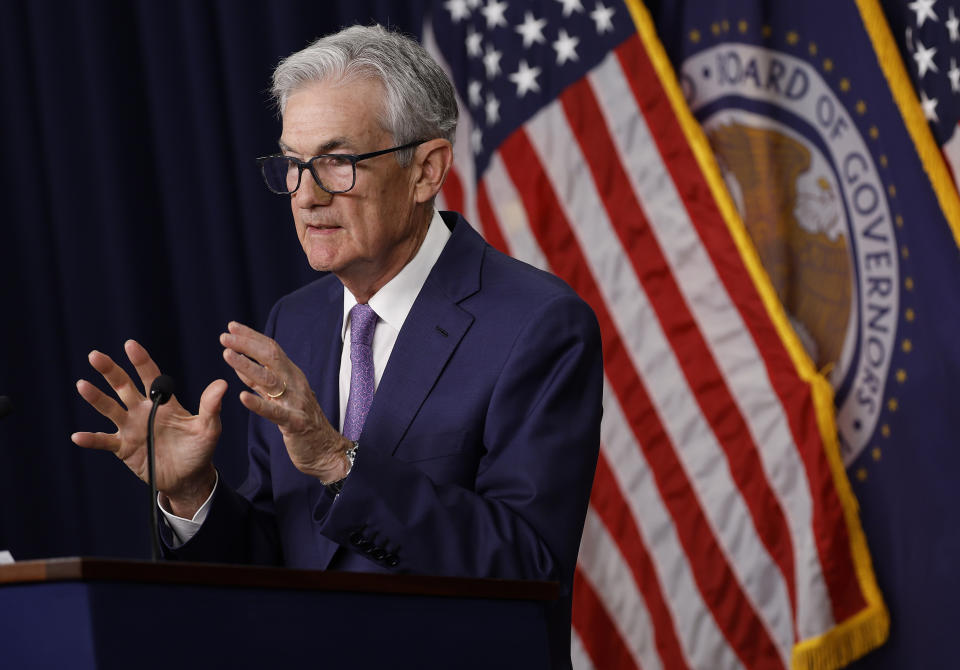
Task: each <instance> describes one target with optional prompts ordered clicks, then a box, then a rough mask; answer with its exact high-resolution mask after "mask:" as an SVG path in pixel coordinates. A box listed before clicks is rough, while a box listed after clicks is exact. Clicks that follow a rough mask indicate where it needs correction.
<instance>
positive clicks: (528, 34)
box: [515, 12, 547, 49]
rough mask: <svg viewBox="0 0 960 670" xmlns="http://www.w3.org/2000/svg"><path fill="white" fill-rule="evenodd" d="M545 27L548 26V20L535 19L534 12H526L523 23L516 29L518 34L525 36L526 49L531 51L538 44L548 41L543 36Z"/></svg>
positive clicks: (524, 45)
mask: <svg viewBox="0 0 960 670" xmlns="http://www.w3.org/2000/svg"><path fill="white" fill-rule="evenodd" d="M545 25H547V20H546V19H537V18H534V16H533V12H526V14H524V17H523V23H521V24H520V25H519V26H517V27H516V28H515V30H516V31H517V32H518V33H520V34H521V35H523V48H524V49H529V48H530V47H531V46H533V45H534V44H536V43H540V42H546V41H547V40H546V38H545V37H544V36H543V27H544V26H545Z"/></svg>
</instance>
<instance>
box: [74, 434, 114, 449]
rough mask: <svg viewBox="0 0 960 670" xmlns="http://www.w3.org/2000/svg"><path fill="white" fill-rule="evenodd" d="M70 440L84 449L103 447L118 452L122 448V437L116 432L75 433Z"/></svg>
mask: <svg viewBox="0 0 960 670" xmlns="http://www.w3.org/2000/svg"><path fill="white" fill-rule="evenodd" d="M70 440H71V441H72V442H73V443H74V444H75V445H77V446H78V447H83V448H84V449H103V450H105V451H112V452H116V451H117V450H118V449H119V448H120V438H119V437H118V436H117V435H116V434H115V433H114V434H109V433H74V434H73V435H71V436H70Z"/></svg>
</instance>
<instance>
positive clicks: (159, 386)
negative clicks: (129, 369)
mask: <svg viewBox="0 0 960 670" xmlns="http://www.w3.org/2000/svg"><path fill="white" fill-rule="evenodd" d="M172 395H173V379H172V378H171V377H170V376H168V375H160V376H159V377H157V378H156V379H154V380H153V383H152V384H151V385H150V399H151V400H152V401H153V407H151V408H150V418H149V419H147V479H148V480H149V482H150V550H151V557H152V558H153V560H154V561H158V560H160V539H159V537H160V529H159V522H158V519H157V479H156V467H157V463H156V456H155V452H154V445H153V423H154V420H155V419H156V418H157V408H158V407H160V405H162V404H164V403H165V402H167V401H168V400H170V396H172Z"/></svg>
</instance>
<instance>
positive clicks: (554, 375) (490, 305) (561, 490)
mask: <svg viewBox="0 0 960 670" xmlns="http://www.w3.org/2000/svg"><path fill="white" fill-rule="evenodd" d="M443 217H444V222H445V223H446V224H447V226H448V227H450V228H451V229H452V234H451V237H450V239H449V240H448V241H447V244H446V246H445V247H444V249H443V252H442V254H441V255H440V257H439V259H438V260H437V262H436V264H435V265H434V267H433V269H432V271H431V273H430V275H429V276H428V278H427V280H426V282H425V284H424V286H423V289H422V290H421V292H420V295H419V296H418V297H417V299H416V301H415V303H414V305H413V308H412V310H411V311H410V313H409V315H408V316H407V319H406V321H405V322H404V325H403V328H402V330H401V332H400V334H399V337H398V338H397V341H396V345H395V347H394V349H393V352H392V354H391V356H390V360H389V363H388V365H387V368H386V370H384V372H383V376H382V378H381V381H380V385H379V387H378V389H377V393H376V395H375V396H374V400H373V405H372V406H371V408H370V413H369V415H368V417H367V421H366V424H365V426H364V429H363V433H362V434H361V435H360V439H359V444H360V448H359V451H358V454H357V459H356V463H355V464H354V467H353V470H352V471H351V473H350V476H349V477H348V478H347V480H346V483H345V485H344V488H343V491H342V492H341V494H340V495H339V496H338V497H336V498H335V497H334V496H333V495H332V494H330V492H329V491H328V490H327V489H326V488H325V487H324V486H322V485H321V484H320V483H319V482H318V481H317V480H316V479H314V478H311V477H309V476H307V475H305V474H303V473H301V472H300V471H298V470H297V469H296V468H294V467H293V464H292V463H291V462H290V459H289V457H288V456H287V451H286V448H285V447H284V444H283V440H282V439H281V436H280V432H279V430H278V429H277V427H276V426H275V425H273V424H272V423H270V422H269V421H266V420H263V419H261V418H259V417H257V416H253V418H252V420H251V423H250V432H249V457H250V468H249V473H248V478H247V481H246V482H245V483H244V485H243V486H242V487H241V489H240V490H239V492H234V491H232V490H231V489H230V488H229V487H228V486H226V485H225V484H224V483H223V482H221V484H220V485H219V486H218V489H217V493H216V495H215V497H214V500H213V503H212V506H211V510H210V513H209V515H208V517H207V520H206V522H205V523H204V525H203V526H202V528H201V529H200V531H199V532H198V533H197V535H195V536H194V537H193V539H191V540H190V541H189V542H187V543H186V544H185V545H184V546H183V547H181V548H180V549H178V550H175V551H172V552H168V554H169V555H171V557H179V558H182V559H185V560H206V561H210V560H213V561H224V562H252V563H273V564H283V565H287V566H290V567H297V568H310V569H338V570H352V571H364V572H369V571H378V572H390V571H396V572H414V573H420V574H431V575H457V576H469V577H499V578H509V579H540V580H555V581H559V582H560V584H561V587H562V596H561V598H560V601H559V602H558V603H556V605H555V606H551V607H550V608H549V613H548V618H549V624H548V625H549V628H550V639H551V662H552V664H553V665H554V666H555V667H566V666H569V663H570V654H569V650H570V646H569V645H570V605H571V599H570V594H571V587H572V582H573V572H574V567H575V564H576V559H577V552H578V548H579V543H580V536H581V533H582V531H583V522H584V516H585V514H586V509H587V503H588V499H589V495H590V487H591V484H592V481H593V474H594V470H595V467H596V460H597V452H598V448H599V442H600V415H601V389H602V384H603V379H602V378H603V370H602V362H601V343H600V333H599V328H598V326H597V322H596V318H595V316H594V314H593V312H592V311H591V309H590V308H589V307H588V306H587V305H586V303H584V302H583V301H582V300H581V299H580V298H579V297H578V296H577V295H576V294H575V293H574V292H573V291H572V290H571V289H570V288H569V287H568V286H567V285H566V284H565V283H564V282H563V281H561V280H559V279H557V278H556V277H554V276H552V275H550V274H547V273H544V272H541V271H539V270H537V269H535V268H533V267H531V266H529V265H526V264H524V263H521V262H519V261H517V260H514V259H512V258H509V257H508V256H506V255H504V254H502V253H500V252H498V251H496V250H495V249H493V248H492V247H490V246H489V245H488V244H487V243H486V242H484V241H483V239H482V238H481V237H480V236H479V235H478V234H477V233H476V231H474V230H473V228H471V227H470V225H469V224H468V223H467V222H466V221H465V220H464V219H463V218H462V217H460V216H459V215H456V214H453V213H449V212H444V213H443ZM343 290H344V289H343V285H342V284H341V283H340V282H339V281H338V280H337V279H336V277H334V276H333V275H328V276H325V277H323V278H321V279H318V280H317V281H315V282H313V283H311V284H309V285H307V286H305V287H303V288H302V289H300V290H298V291H296V292H294V293H292V294H290V295H288V296H286V297H284V298H283V299H281V300H280V301H279V302H278V303H277V304H276V305H275V306H274V308H273V310H272V311H271V313H270V316H269V319H268V321H267V326H266V329H265V332H266V334H267V335H269V336H271V337H273V338H275V339H276V340H277V342H278V343H279V344H280V345H281V346H282V347H283V350H284V351H285V352H286V354H287V355H288V356H289V357H290V359H291V360H292V361H293V362H294V363H295V364H297V365H298V366H299V367H300V368H301V369H302V370H303V371H304V373H305V374H306V375H307V378H308V379H309V381H310V384H311V387H312V388H313V390H314V392H315V394H316V396H317V400H318V401H319V403H320V406H321V407H322V408H323V411H324V412H325V413H326V415H327V417H328V418H329V419H330V421H331V422H332V423H333V424H334V425H335V426H336V425H339V391H338V379H339V368H340V353H341V348H342V342H341V339H340V330H341V323H342V319H343ZM478 634H479V635H482V632H478Z"/></svg>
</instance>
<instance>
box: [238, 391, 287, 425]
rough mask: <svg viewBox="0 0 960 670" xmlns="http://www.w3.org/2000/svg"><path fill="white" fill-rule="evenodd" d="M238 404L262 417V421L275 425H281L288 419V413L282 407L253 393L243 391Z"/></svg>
mask: <svg viewBox="0 0 960 670" xmlns="http://www.w3.org/2000/svg"><path fill="white" fill-rule="evenodd" d="M240 402H241V403H242V404H243V406H244V407H246V408H247V409H248V410H250V411H251V412H253V413H254V414H257V415H259V416H262V417H263V418H264V419H267V420H268V421H272V422H273V423H275V424H277V425H281V424H283V423H284V422H285V421H286V420H287V419H288V418H289V416H288V412H287V410H286V409H285V408H284V407H283V405H281V404H280V403H276V402H270V401H269V400H266V399H264V398H261V397H260V396H258V395H257V394H255V393H250V392H248V391H243V392H242V393H241V394H240Z"/></svg>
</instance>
